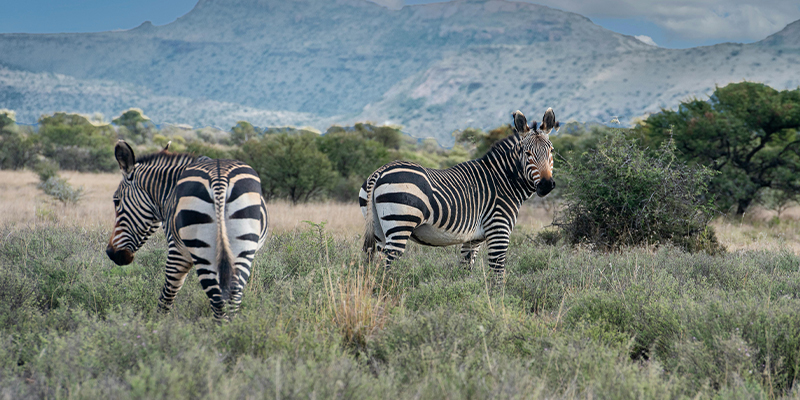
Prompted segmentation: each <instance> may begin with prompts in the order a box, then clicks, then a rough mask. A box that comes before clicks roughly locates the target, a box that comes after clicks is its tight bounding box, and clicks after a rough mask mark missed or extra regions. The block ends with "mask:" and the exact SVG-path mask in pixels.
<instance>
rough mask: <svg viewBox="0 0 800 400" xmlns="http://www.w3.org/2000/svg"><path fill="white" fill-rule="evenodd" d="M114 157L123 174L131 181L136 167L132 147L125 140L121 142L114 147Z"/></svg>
mask: <svg viewBox="0 0 800 400" xmlns="http://www.w3.org/2000/svg"><path fill="white" fill-rule="evenodd" d="M114 157H116V158H117V163H119V169H120V171H122V174H123V175H125V177H126V178H127V179H130V178H131V177H132V176H133V167H134V166H135V165H136V156H135V155H134V154H133V149H132V148H131V146H130V145H129V144H128V143H125V141H124V140H120V141H119V142H117V145H116V147H114Z"/></svg>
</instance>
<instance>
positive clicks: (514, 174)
mask: <svg viewBox="0 0 800 400" xmlns="http://www.w3.org/2000/svg"><path fill="white" fill-rule="evenodd" d="M477 161H479V162H481V163H483V164H484V165H486V166H487V168H488V169H489V170H490V171H492V174H493V175H495V176H497V178H498V181H499V182H507V185H508V189H507V190H504V192H507V193H506V194H507V195H508V196H510V197H511V198H512V199H513V201H514V203H515V204H517V205H521V204H522V203H523V202H524V201H525V200H528V199H529V198H530V197H531V196H532V195H533V194H534V193H535V192H536V187H535V186H534V184H533V182H530V181H529V180H528V179H526V178H525V166H524V164H523V152H522V137H521V136H520V135H519V134H516V133H515V134H513V135H511V136H509V137H507V138H505V139H503V140H500V141H498V142H496V143H495V144H494V145H492V147H491V148H490V149H489V151H488V152H487V153H486V154H485V155H484V156H483V157H481V158H479V159H478V160H477Z"/></svg>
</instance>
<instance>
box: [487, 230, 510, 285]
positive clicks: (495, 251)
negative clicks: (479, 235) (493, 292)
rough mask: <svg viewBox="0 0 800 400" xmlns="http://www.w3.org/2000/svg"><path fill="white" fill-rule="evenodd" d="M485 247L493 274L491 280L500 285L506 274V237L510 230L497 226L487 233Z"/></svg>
mask: <svg viewBox="0 0 800 400" xmlns="http://www.w3.org/2000/svg"><path fill="white" fill-rule="evenodd" d="M487 236H488V238H487V246H488V247H487V249H488V253H489V254H488V259H489V268H490V269H491V273H492V275H493V278H492V280H493V282H494V283H495V284H500V285H502V284H503V283H504V281H505V275H506V270H505V266H506V254H507V253H508V239H509V236H510V232H509V231H508V230H506V229H502V228H499V229H497V230H495V231H492V232H491V233H490V234H489V235H487Z"/></svg>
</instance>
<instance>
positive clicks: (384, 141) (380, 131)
mask: <svg viewBox="0 0 800 400" xmlns="http://www.w3.org/2000/svg"><path fill="white" fill-rule="evenodd" d="M339 129H341V128H339ZM353 129H355V131H356V132H358V134H359V135H361V136H362V137H364V138H365V139H371V140H374V141H376V142H378V143H380V144H381V145H383V147H386V148H387V149H392V150H399V149H400V145H401V144H402V143H403V132H401V131H400V128H398V127H394V126H375V125H372V124H363V123H358V124H355V125H354V126H353Z"/></svg>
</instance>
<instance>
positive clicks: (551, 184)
mask: <svg viewBox="0 0 800 400" xmlns="http://www.w3.org/2000/svg"><path fill="white" fill-rule="evenodd" d="M555 187H556V181H554V180H553V179H542V180H540V181H539V184H538V185H536V194H537V195H539V197H544V196H547V194H548V193H550V191H551V190H553V189H554V188H555Z"/></svg>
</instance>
